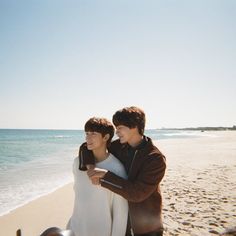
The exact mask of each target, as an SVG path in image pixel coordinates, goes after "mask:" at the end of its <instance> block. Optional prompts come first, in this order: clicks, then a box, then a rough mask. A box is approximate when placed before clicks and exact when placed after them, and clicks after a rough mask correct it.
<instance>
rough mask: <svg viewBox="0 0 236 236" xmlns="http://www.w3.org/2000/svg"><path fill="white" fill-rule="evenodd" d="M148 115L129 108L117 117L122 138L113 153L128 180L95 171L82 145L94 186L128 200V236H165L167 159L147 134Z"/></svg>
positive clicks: (81, 154)
mask: <svg viewBox="0 0 236 236" xmlns="http://www.w3.org/2000/svg"><path fill="white" fill-rule="evenodd" d="M145 120H146V119H145V113H144V112H143V111H142V110H141V109H140V108H138V107H134V106H132V107H125V108H123V109H121V110H119V111H117V112H116V113H115V114H114V115H113V119H112V121H113V124H114V125H115V126H116V134H117V136H118V137H119V139H118V140H115V141H113V142H112V143H111V145H110V147H109V152H111V153H112V154H113V155H114V156H115V157H117V158H118V159H119V160H120V161H121V162H122V164H123V165H124V167H125V169H126V172H127V174H128V179H123V178H121V177H119V176H117V175H115V174H114V173H112V172H110V171H108V170H104V169H98V168H91V165H93V164H94V162H95V159H94V157H93V155H92V153H91V152H90V151H89V150H88V149H87V147H86V144H85V143H84V144H82V145H81V147H80V151H79V158H80V166H79V168H80V169H81V170H87V174H88V176H89V178H90V179H91V181H92V182H93V183H94V184H101V186H102V187H104V188H107V189H109V190H111V191H113V192H115V193H117V194H119V195H121V196H123V197H124V198H125V199H127V200H128V204H129V220H128V228H127V232H126V236H131V235H134V236H162V235H163V222H162V214H161V211H162V196H161V191H160V182H161V180H162V178H163V177H164V174H165V169H166V159H165V156H164V155H163V154H162V153H161V152H160V151H159V150H158V148H157V147H156V146H155V145H154V144H153V143H152V140H151V139H150V138H148V137H146V136H145V135H144V128H145Z"/></svg>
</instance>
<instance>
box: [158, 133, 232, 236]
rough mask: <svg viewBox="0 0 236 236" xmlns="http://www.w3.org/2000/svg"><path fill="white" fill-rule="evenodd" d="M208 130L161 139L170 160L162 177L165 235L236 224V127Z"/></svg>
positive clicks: (218, 229)
mask: <svg viewBox="0 0 236 236" xmlns="http://www.w3.org/2000/svg"><path fill="white" fill-rule="evenodd" d="M207 134H209V135H210V136H211V137H202V138H194V139H182V140H172V141H171V140H166V141H165V140H161V141H159V142H156V144H157V145H158V147H160V149H161V150H162V151H163V153H165V155H166V156H167V165H168V168H167V172H166V176H165V179H164V181H163V183H162V192H163V198H164V202H163V217H164V226H165V235H166V236H167V235H198V236H205V235H220V234H222V233H223V232H224V231H225V230H226V229H232V228H234V227H235V226H236V132H234V131H230V132H223V131H219V132H208V133H207ZM231 235H232V234H231ZM234 235H236V228H235V234H234Z"/></svg>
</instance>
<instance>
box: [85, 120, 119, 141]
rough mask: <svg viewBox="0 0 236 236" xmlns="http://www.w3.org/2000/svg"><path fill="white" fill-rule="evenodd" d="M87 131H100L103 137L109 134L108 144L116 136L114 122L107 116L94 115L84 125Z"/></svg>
mask: <svg viewBox="0 0 236 236" xmlns="http://www.w3.org/2000/svg"><path fill="white" fill-rule="evenodd" d="M84 130H85V132H98V133H100V134H101V135H102V136H103V137H104V136H105V135H106V134H109V135H110V136H109V139H108V140H107V145H109V144H110V143H111V140H112V138H113V136H114V132H115V129H114V126H113V125H112V123H111V122H110V121H109V120H107V119H105V118H98V117H92V118H90V119H89V120H88V121H87V122H86V123H85V125H84Z"/></svg>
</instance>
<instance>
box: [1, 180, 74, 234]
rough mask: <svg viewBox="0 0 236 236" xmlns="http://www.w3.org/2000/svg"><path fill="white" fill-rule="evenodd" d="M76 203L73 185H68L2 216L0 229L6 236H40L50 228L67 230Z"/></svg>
mask: <svg viewBox="0 0 236 236" xmlns="http://www.w3.org/2000/svg"><path fill="white" fill-rule="evenodd" d="M73 201H74V193H73V184H72V183H68V184H66V185H64V186H62V187H60V188H58V189H56V190H55V191H53V192H51V193H49V194H47V195H44V196H41V197H39V198H37V199H35V200H33V201H31V202H29V203H27V204H25V205H23V206H21V207H18V208H17V209H15V210H13V211H11V212H9V213H8V214H5V215H3V216H0V229H1V233H2V234H3V235H4V236H11V235H15V234H16V231H17V229H21V230H22V235H40V234H41V233H42V232H43V231H44V230H45V229H47V228H49V227H53V226H55V227H59V228H62V229H63V228H65V227H66V224H67V222H68V220H69V218H70V216H71V213H72V207H73Z"/></svg>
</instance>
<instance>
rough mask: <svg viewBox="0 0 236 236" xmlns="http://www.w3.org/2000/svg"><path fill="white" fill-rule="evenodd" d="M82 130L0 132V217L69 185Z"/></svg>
mask: <svg viewBox="0 0 236 236" xmlns="http://www.w3.org/2000/svg"><path fill="white" fill-rule="evenodd" d="M145 134H146V135H147V136H149V137H151V138H152V139H153V140H160V139H170V138H189V137H198V136H202V135H204V133H201V132H200V131H180V130H179V131H178V130H154V129H153V130H147V131H146V132H145ZM84 140H85V136H84V132H83V131H82V130H23V129H0V216H1V215H4V214H7V213H9V212H10V211H11V210H14V209H15V208H17V207H19V206H22V205H24V204H26V203H28V202H30V201H32V200H34V199H36V198H38V197H39V196H43V195H45V194H48V193H50V192H52V191H54V190H56V189H57V188H59V187H61V186H63V185H65V184H67V183H69V182H71V181H72V180H73V176H72V163H73V160H74V158H75V157H76V156H77V153H78V149H79V146H80V144H81V143H83V142H84Z"/></svg>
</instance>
